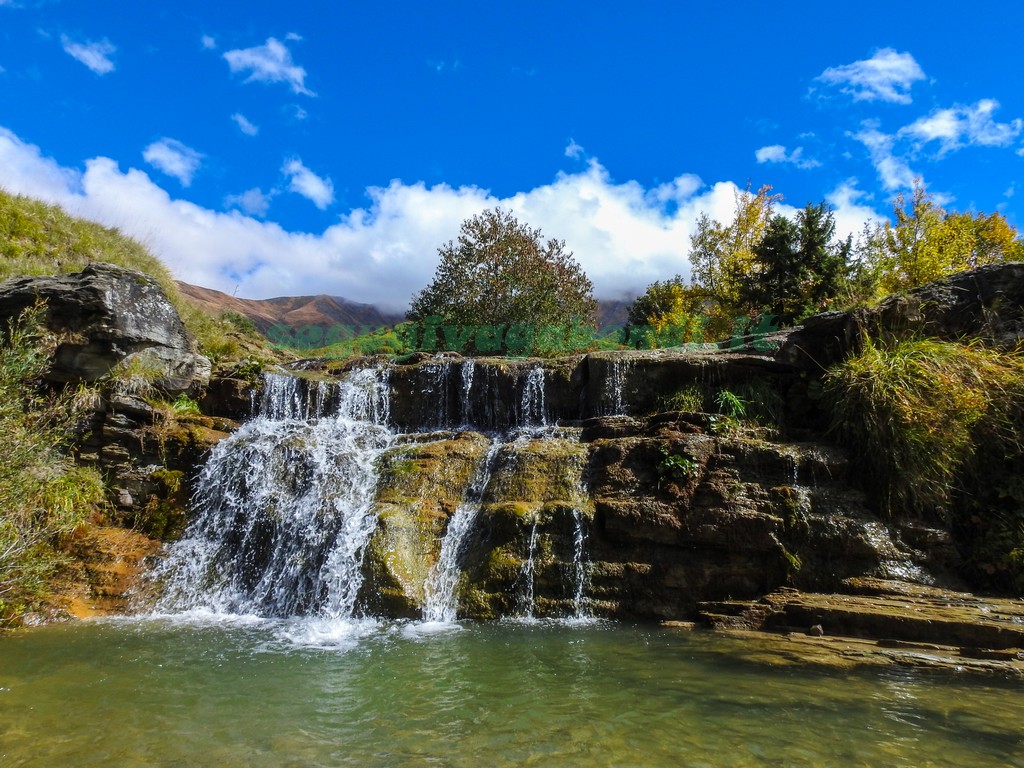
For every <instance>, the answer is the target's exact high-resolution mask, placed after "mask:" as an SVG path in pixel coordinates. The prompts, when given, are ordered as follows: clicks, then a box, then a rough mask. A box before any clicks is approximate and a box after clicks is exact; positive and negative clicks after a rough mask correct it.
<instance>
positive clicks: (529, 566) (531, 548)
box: [519, 520, 537, 619]
mask: <svg viewBox="0 0 1024 768" xmlns="http://www.w3.org/2000/svg"><path fill="white" fill-rule="evenodd" d="M536 555H537V521H536V520H534V521H533V524H532V525H531V526H530V538H529V540H528V542H527V545H526V560H525V561H524V562H523V575H522V578H523V593H522V596H521V597H520V602H519V606H520V607H519V612H520V614H521V615H522V616H523V617H524V618H527V619H532V618H533V602H534V577H535V574H534V570H535V568H536V562H535V561H536Z"/></svg>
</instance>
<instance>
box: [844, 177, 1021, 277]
mask: <svg viewBox="0 0 1024 768" xmlns="http://www.w3.org/2000/svg"><path fill="white" fill-rule="evenodd" d="M893 218H894V221H892V222H888V221H887V222H885V223H884V224H879V225H876V226H875V228H874V229H873V230H871V231H869V232H868V233H867V236H866V237H865V238H864V242H863V245H862V252H863V253H862V261H863V262H864V264H865V267H866V269H867V270H868V271H869V273H870V275H871V278H872V280H871V284H872V287H873V288H874V290H875V291H876V292H878V293H882V294H889V293H895V292H898V291H903V290H906V289H908V288H914V287H916V286H919V285H923V284H924V283H927V282H930V281H932V280H937V279H939V278H940V277H944V276H946V275H950V274H953V273H954V272H961V271H963V270H965V269H973V268H974V267H980V266H983V265H985V264H995V263H998V262H1001V261H1012V260H1016V259H1021V258H1024V244H1022V242H1021V240H1020V239H1019V238H1018V236H1017V231H1016V230H1015V229H1014V228H1013V227H1012V226H1011V225H1010V224H1009V223H1008V222H1007V221H1006V219H1005V218H1004V217H1003V216H1002V215H1001V214H998V213H993V214H988V215H986V214H984V213H980V212H979V213H974V214H972V213H947V212H946V211H944V210H943V209H942V208H941V207H939V206H938V205H937V204H936V203H935V201H934V200H933V198H932V196H931V195H929V194H928V192H927V190H925V188H924V185H923V184H922V183H921V182H920V180H918V181H916V182H915V183H914V189H913V192H912V193H911V196H910V199H909V200H907V198H906V197H905V196H904V195H903V194H902V193H900V194H899V195H897V196H896V200H895V202H894V204H893Z"/></svg>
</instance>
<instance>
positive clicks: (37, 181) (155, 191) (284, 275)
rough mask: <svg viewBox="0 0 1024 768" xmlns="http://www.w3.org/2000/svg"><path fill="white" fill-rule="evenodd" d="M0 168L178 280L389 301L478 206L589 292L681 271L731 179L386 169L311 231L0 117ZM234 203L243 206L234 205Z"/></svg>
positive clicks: (861, 211) (725, 204)
mask: <svg viewBox="0 0 1024 768" xmlns="http://www.w3.org/2000/svg"><path fill="white" fill-rule="evenodd" d="M0 167H2V168H4V169H5V175H4V185H5V187H6V188H7V189H8V190H10V191H11V192H15V193H22V194H28V195H32V196H34V197H39V198H41V199H44V200H47V201H49V202H54V203H59V204H60V205H63V206H64V207H66V208H67V209H68V210H70V211H71V212H73V213H75V214H77V215H82V216H87V217H89V218H92V219H95V220H97V221H100V222H103V223H104V224H107V225H108V226H117V227H120V228H121V229H122V231H124V232H126V233H128V234H131V235H132V236H134V237H136V238H138V239H140V240H141V241H142V242H144V243H146V244H147V246H148V247H149V248H150V249H151V250H152V252H153V253H154V254H156V255H157V256H158V257H160V258H161V259H162V260H163V261H164V262H165V263H166V264H167V265H168V266H169V267H170V268H171V270H172V271H173V272H174V273H175V275H176V276H177V277H178V278H180V279H182V280H186V281H188V282H191V283H196V284H198V285H203V286H207V287H209V288H216V289H218V290H223V291H227V292H232V291H235V290H236V288H237V293H238V295H240V296H248V297H254V298H259V297H268V296H281V295H302V294H319V293H328V294H332V295H339V296H347V297H348V298H350V299H353V300H356V301H365V302H372V303H374V304H378V305H380V306H384V307H387V308H389V309H395V310H401V309H404V308H405V307H406V306H407V303H408V301H409V298H410V297H411V296H412V294H413V293H414V292H415V291H417V290H419V289H421V288H422V287H423V286H425V285H426V284H427V283H428V282H429V281H430V279H431V278H432V276H433V274H434V270H435V268H436V266H437V249H438V247H439V246H440V245H442V244H443V243H445V242H447V241H448V240H452V239H455V238H457V237H458V233H459V225H460V224H461V222H462V221H464V220H465V219H466V218H468V217H469V216H472V215H475V214H478V213H480V212H481V211H483V210H484V209H486V208H492V207H494V206H497V205H501V206H502V207H505V208H507V209H509V210H511V211H512V212H513V214H514V215H515V216H516V217H518V218H519V220H520V221H523V222H526V223H529V224H530V225H531V226H533V227H539V228H540V229H541V230H542V231H543V234H544V236H545V237H551V238H557V239H564V240H565V241H566V247H567V248H568V249H570V250H572V251H573V252H574V253H575V256H576V258H577V260H578V261H579V262H580V264H581V265H582V266H583V268H584V269H585V270H586V272H587V274H588V275H589V276H590V278H591V280H592V281H593V283H594V287H595V292H596V293H597V295H598V296H600V297H602V298H619V297H625V296H634V295H636V294H638V293H640V292H642V291H643V290H644V288H645V287H646V286H647V285H648V284H649V283H651V282H652V281H654V280H663V279H665V278H667V277H670V276H672V275H674V274H676V273H680V274H682V275H683V276H684V277H686V276H688V274H689V264H688V262H687V253H688V251H689V237H690V234H691V232H693V228H694V222H695V221H696V219H697V217H698V215H700V214H701V213H707V214H708V215H709V216H712V217H713V218H716V219H719V220H728V219H729V218H730V217H731V216H732V214H733V210H734V205H735V196H736V194H737V193H738V191H739V190H738V188H737V186H736V185H735V184H733V183H732V182H728V181H723V182H718V183H716V184H713V185H711V186H704V185H702V183H701V182H700V180H699V179H698V178H697V177H695V176H692V175H681V176H679V177H678V178H676V179H673V180H672V181H669V182H666V183H664V184H661V185H659V186H657V187H654V188H645V187H644V186H643V185H641V184H639V183H638V182H635V181H626V182H614V181H612V179H611V177H610V175H609V173H608V172H607V170H606V169H605V168H604V167H603V166H602V165H601V164H600V163H599V162H597V161H596V160H594V159H591V160H590V161H589V162H588V163H587V166H586V168H585V169H582V170H580V171H578V172H573V173H561V174H558V175H557V176H556V177H555V179H554V180H553V181H552V182H551V183H549V184H544V185H541V186H538V187H536V188H534V189H531V190H528V191H525V192H521V193H519V194H517V195H514V196H512V197H507V198H498V197H495V196H494V195H492V194H490V193H489V192H488V191H487V190H484V189H480V188H478V187H458V188H453V187H449V186H447V185H443V184H442V185H437V186H433V187H428V186H426V185H425V184H423V183H422V182H419V183H415V184H406V183H403V182H401V181H393V182H391V183H390V184H389V185H387V186H384V187H374V188H371V189H369V190H367V197H368V201H369V202H368V204H367V205H366V206H365V207H364V208H356V209H354V210H351V211H349V212H347V213H345V214H344V215H342V216H341V217H340V218H339V220H338V222H337V223H336V224H334V225H333V226H331V227H329V228H327V229H326V230H324V231H323V232H321V233H305V232H288V231H286V230H284V229H283V228H282V227H281V226H280V225H278V224H276V223H274V222H271V221H261V220H259V219H257V218H255V217H254V216H255V215H260V214H259V211H258V209H259V206H260V205H262V204H263V203H262V201H263V200H265V199H266V198H269V196H270V195H272V194H273V193H262V192H261V191H260V190H249V192H245V193H242V194H241V195H239V196H237V199H234V200H232V201H230V202H229V205H232V206H237V207H239V208H241V209H242V210H231V211H226V212H224V211H213V210H209V209H206V208H202V207H200V206H198V205H195V204H194V203H191V202H188V201H186V200H181V199H174V198H172V197H171V196H170V195H169V194H168V193H167V192H166V191H164V190H163V189H161V188H160V187H159V186H158V185H157V184H155V183H154V182H153V181H152V180H151V179H150V178H149V176H148V175H147V174H146V173H144V172H142V171H140V170H135V169H128V170H127V171H122V170H121V169H119V168H118V166H117V164H116V163H115V162H114V161H113V160H110V159H108V158H104V157H99V158H93V159H91V160H88V161H87V162H86V163H85V170H84V171H78V170H74V169H67V168H63V167H61V166H60V165H58V164H57V163H56V162H55V161H54V160H53V159H51V158H49V157H46V156H45V155H43V153H42V151H41V150H40V149H39V148H38V147H34V146H31V145H29V144H27V143H25V142H23V141H21V140H20V139H19V138H18V137H17V136H15V135H14V134H12V133H10V131H7V130H5V129H3V128H2V127H0ZM261 195H262V198H261V197H260V196H261ZM833 196H834V202H835V204H838V205H839V206H841V210H842V211H843V212H844V213H842V214H840V212H839V210H837V215H836V219H837V225H840V222H847V220H848V219H849V218H850V217H855V216H858V215H867V213H866V212H870V209H868V208H866V207H864V205H863V203H862V202H861V201H860V200H859V195H858V193H856V191H855V190H854V188H853V186H852V184H851V185H850V186H849V187H848V188H847V190H846V191H845V192H844V191H843V188H840V189H839V190H837V191H836V192H835V193H834V195H833ZM246 201H248V204H249V205H250V206H254V214H253V215H246V214H245V213H243V212H242V211H244V210H245V207H244V206H245V205H246ZM780 212H783V213H787V212H788V213H791V212H792V209H787V208H782V209H781V210H780ZM847 214H848V215H847ZM844 227H846V228H848V229H849V230H850V231H855V230H859V228H860V225H859V223H858V224H857V225H856V226H854V225H853V224H845V223H844V224H842V225H840V226H837V228H838V229H839V230H840V231H841V232H843V231H845V230H844Z"/></svg>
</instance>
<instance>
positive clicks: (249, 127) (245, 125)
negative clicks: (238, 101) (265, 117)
mask: <svg viewBox="0 0 1024 768" xmlns="http://www.w3.org/2000/svg"><path fill="white" fill-rule="evenodd" d="M231 119H232V120H234V121H235V123H236V124H237V125H238V130H240V131H241V132H242V133H244V134H245V135H246V136H255V135H256V134H257V133H259V132H260V129H259V126H256V125H253V124H252V123H251V122H249V119H248V118H247V117H246V116H245V115H243V114H242V113H240V112H235V114H233V115H232V116H231Z"/></svg>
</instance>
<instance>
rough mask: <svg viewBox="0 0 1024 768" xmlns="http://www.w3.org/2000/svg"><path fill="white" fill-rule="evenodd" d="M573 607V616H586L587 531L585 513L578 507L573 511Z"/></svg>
mask: <svg viewBox="0 0 1024 768" xmlns="http://www.w3.org/2000/svg"><path fill="white" fill-rule="evenodd" d="M572 522H573V529H572V579H573V591H572V609H573V618H576V619H582V618H586V615H587V614H586V609H585V606H584V602H583V595H584V592H585V591H586V588H587V563H586V560H585V553H586V543H587V531H586V527H585V524H584V517H583V513H581V512H580V511H579V510H578V509H574V510H573V511H572Z"/></svg>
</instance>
